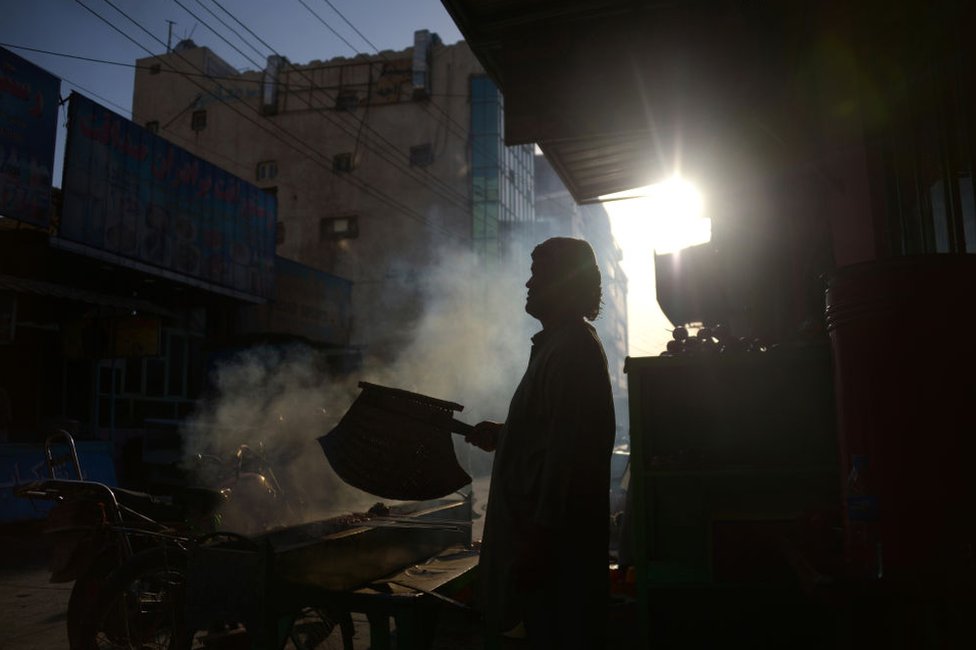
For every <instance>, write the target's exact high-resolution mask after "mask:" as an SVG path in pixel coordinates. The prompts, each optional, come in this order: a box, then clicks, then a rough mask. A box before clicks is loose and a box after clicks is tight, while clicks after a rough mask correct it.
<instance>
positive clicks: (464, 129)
mask: <svg viewBox="0 0 976 650" xmlns="http://www.w3.org/2000/svg"><path fill="white" fill-rule="evenodd" d="M298 1H299V2H301V4H302V5H303V6H304V5H305V3H304V2H303V0H298ZM322 1H323V2H324V3H325V4H327V5H328V6H329V7H330V8H331V9H332V11H334V12H335V13H336V14H337V15H338V16H339V18H341V19H342V20H343V22H345V23H346V24H347V25H349V27H351V28H352V30H353V31H354V32H356V34H358V35H359V37H360V38H361V39H363V41H364V42H365V43H366V44H367V45H369V46H370V47H371V48H373V51H374V52H375V53H376V54H377V55H378V56H379V57H380V58H382V59H383V60H385V61H388V59H387V58H386V57H385V56H384V55H383V53H382V52H381V51H380V49H379V48H378V47H376V45H374V44H373V42H372V41H370V40H369V39H368V38H366V36H365V35H364V34H363V33H362V32H361V31H360V30H359V29H358V28H357V27H356V26H355V25H354V24H353V23H352V21H350V20H349V19H348V18H346V16H345V15H344V14H343V13H342V12H341V11H339V9H338V8H336V6H335V5H333V4H332V3H331V2H329V0H322ZM214 2H216V0H214ZM309 11H312V10H311V9H309ZM312 13H313V15H315V17H316V18H318V19H319V21H320V22H323V23H324V24H325V25H326V27H328V28H329V29H330V30H331V31H332V32H333V33H335V30H334V29H333V28H332V27H331V26H330V25H329V24H328V23H325V21H324V19H322V18H321V17H320V16H318V14H315V12H312ZM342 41H343V42H344V43H346V45H349V47H350V49H352V50H353V51H354V52H356V51H357V49H356V48H355V47H354V46H353V45H351V44H350V43H349V42H348V41H346V40H345V39H342ZM433 96H434V95H431V97H433ZM464 96H465V97H466V96H467V95H464ZM430 105H431V106H433V107H434V109H436V110H437V112H439V113H440V114H441V115H442V116H443V117H444V118H445V119H446V120H447V122H449V123H450V124H454V125H455V126H456V127H457V128H458V129H460V131H454V134H455V135H459V136H461V137H464V138H466V139H467V138H469V137H470V135H471V134H470V129H468V128H467V127H465V126H464V125H463V124H460V123H458V122H457V121H455V120H454V119H453V118H452V117H451V116H450V114H449V113H448V112H447V111H446V110H445V109H444V108H442V107H441V106H439V105H438V104H437V102H433V101H431V102H430ZM425 110H426V107H425ZM472 147H475V145H474V142H473V141H472Z"/></svg>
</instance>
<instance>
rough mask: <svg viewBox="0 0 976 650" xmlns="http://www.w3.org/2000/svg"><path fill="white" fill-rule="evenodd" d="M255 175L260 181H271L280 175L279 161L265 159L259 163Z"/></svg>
mask: <svg viewBox="0 0 976 650" xmlns="http://www.w3.org/2000/svg"><path fill="white" fill-rule="evenodd" d="M255 176H256V177H257V179H258V180H259V181H270V180H272V179H273V178H275V177H277V176H278V162H277V161H275V160H265V161H262V162H259V163H258V167H257V171H256V172H255Z"/></svg>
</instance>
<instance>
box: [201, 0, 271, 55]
mask: <svg viewBox="0 0 976 650" xmlns="http://www.w3.org/2000/svg"><path fill="white" fill-rule="evenodd" d="M194 1H195V2H196V3H197V4H198V5H200V6H201V7H202V8H203V9H204V11H206V12H207V13H208V14H210V15H211V16H213V17H214V19H215V20H216V21H217V22H218V23H220V24H221V25H223V26H224V28H226V29H229V30H230V31H231V33H233V34H234V36H236V37H237V38H239V39H241V43H244V44H245V45H247V46H248V47H249V48H251V50H252V51H253V52H255V53H256V54H257V55H258V56H260V57H264V56H265V54H264V52H262V51H261V50H259V49H258V48H256V47H254V46H253V45H252V44H251V42H250V41H248V40H247V39H245V38H244V37H243V36H241V34H240V32H238V31H237V30H236V29H234V28H233V27H231V26H230V25H228V24H227V23H225V22H224V21H223V19H221V17H220V16H218V15H217V14H215V13H214V12H213V10H212V9H211V8H210V7H208V6H207V5H205V4H203V2H202V1H201V0H194Z"/></svg>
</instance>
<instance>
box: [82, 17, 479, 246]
mask: <svg viewBox="0 0 976 650" xmlns="http://www.w3.org/2000/svg"><path fill="white" fill-rule="evenodd" d="M75 2H77V3H78V4H80V5H81V6H82V7H85V8H86V9H87V10H88V11H90V12H91V13H93V14H95V16H96V17H98V18H99V19H100V20H102V21H103V22H105V23H106V24H107V25H109V26H110V27H112V28H113V29H114V30H116V31H117V32H119V33H120V34H122V35H123V36H124V37H125V38H127V39H129V40H130V41H132V42H133V43H135V44H136V45H137V46H139V47H140V48H142V49H143V50H145V51H146V52H148V53H149V54H152V52H151V51H150V50H149V49H148V48H146V47H145V46H143V45H142V44H141V43H139V42H138V41H136V40H135V39H133V38H132V37H131V36H129V35H128V34H126V33H125V32H124V31H122V30H121V29H119V28H118V27H116V26H115V25H114V24H112V23H111V22H110V21H108V20H107V19H106V18H105V17H104V16H102V15H101V14H99V13H98V12H96V11H94V10H93V9H91V8H90V7H88V6H86V5H85V4H84V3H82V2H81V0H75ZM104 2H105V4H107V5H109V6H110V7H112V8H113V9H114V10H115V11H116V12H118V13H119V14H121V15H122V16H123V17H125V18H126V19H127V20H128V21H129V22H131V23H132V24H133V25H135V26H136V27H138V28H139V29H140V30H142V31H143V32H145V33H146V34H148V35H149V36H150V38H152V39H154V40H155V41H157V42H158V43H159V44H160V45H164V44H163V42H162V40H160V39H159V38H157V37H156V36H155V35H153V34H152V32H150V31H149V30H148V29H146V28H145V27H144V26H143V25H142V24H140V23H139V22H138V21H136V20H135V19H134V18H132V17H131V16H129V15H128V14H127V13H126V12H124V11H122V10H121V9H119V8H118V7H117V6H116V5H114V4H113V3H112V2H111V1H110V0H104ZM174 54H176V55H177V56H178V57H179V58H180V60H182V61H183V62H184V63H186V64H187V65H188V66H190V67H191V68H193V69H195V70H198V71H200V72H202V70H200V69H199V68H197V67H196V66H194V65H193V64H192V63H191V62H190V61H189V60H187V59H186V57H184V56H182V54H180V53H178V52H174ZM190 81H191V82H192V83H194V85H196V86H197V87H199V88H201V89H202V90H204V91H207V92H209V91H208V89H207V88H206V87H204V86H203V85H201V84H199V83H197V82H195V81H193V80H192V79H190ZM217 86H218V88H220V90H221V91H224V92H227V89H226V88H225V87H223V86H222V85H220V84H219V83H218V84H217ZM217 99H218V100H220V101H221V102H222V103H223V104H225V105H226V106H228V107H229V108H231V110H233V111H234V112H235V113H237V114H238V115H240V116H241V117H244V118H245V119H247V120H248V121H250V122H251V123H252V124H254V125H256V126H258V127H259V128H261V129H263V130H264V131H266V132H267V133H269V134H271V135H272V136H274V135H275V134H274V133H273V132H272V131H271V130H270V129H269V128H268V127H267V126H266V125H265V124H264V123H262V122H258V121H255V120H253V119H251V118H249V117H247V116H245V115H244V114H243V113H241V112H240V111H239V110H237V109H236V108H235V107H233V106H232V105H231V104H230V103H228V102H227V101H226V100H225V99H223V97H218V98H217ZM246 106H248V108H251V110H252V111H253V112H254V113H255V114H256V115H258V116H260V115H261V114H260V112H259V111H258V110H257V109H256V108H254V107H251V106H249V105H246ZM272 125H273V126H275V127H276V128H277V129H278V130H279V131H280V132H281V133H283V134H285V135H288V136H290V137H291V138H292V139H293V140H295V141H296V142H297V143H298V145H300V146H302V147H305V150H304V151H303V150H302V149H301V148H300V146H296V145H294V144H290V145H289V146H290V147H291V148H292V149H294V150H295V151H297V152H298V153H300V154H302V155H304V156H305V157H307V158H309V159H310V160H312V161H313V162H316V156H315V154H317V155H321V154H320V153H319V152H318V151H316V150H315V149H314V148H313V147H311V145H309V144H308V143H306V142H305V141H304V140H302V139H301V138H299V137H298V136H296V135H294V134H293V133H291V132H289V131H287V130H286V129H284V128H283V127H281V126H280V125H277V124H274V123H272ZM277 139H278V140H279V141H281V142H283V143H285V144H288V143H287V142H285V141H284V140H283V139H282V138H280V137H277ZM309 151H311V152H312V154H313V155H309V153H308V152H309ZM318 164H319V165H320V166H321V167H323V168H325V169H327V170H329V171H333V173H334V170H333V169H332V167H331V165H330V164H329V161H325V162H323V161H321V160H319V161H318ZM337 176H338V177H339V178H341V179H342V180H344V181H346V182H347V183H349V184H351V185H353V186H354V187H356V188H357V189H361V190H363V191H364V192H366V193H368V194H370V195H371V196H374V197H375V198H378V199H380V200H382V201H383V202H385V203H386V204H387V205H390V206H391V207H393V208H394V209H397V210H399V211H400V212H401V213H403V214H405V215H407V216H410V217H411V218H414V219H417V220H419V221H420V222H422V223H424V224H426V225H429V226H432V227H435V228H436V227H437V226H435V224H432V223H430V221H429V220H428V219H427V218H426V217H424V216H423V215H421V214H419V213H417V212H415V211H413V210H412V209H410V208H409V207H408V206H405V205H403V204H402V203H400V202H398V201H396V200H395V199H393V198H392V197H390V196H389V195H388V194H387V193H385V192H383V191H381V190H379V189H377V188H375V187H373V186H372V185H370V184H369V183H367V182H366V181H363V180H362V179H358V178H355V177H352V176H350V175H348V174H337ZM439 229H440V230H441V231H442V232H445V233H447V234H451V235H452V236H454V237H457V238H458V239H461V240H462V241H463V238H462V237H460V236H459V235H456V234H454V233H451V232H449V231H447V230H446V229H444V228H439Z"/></svg>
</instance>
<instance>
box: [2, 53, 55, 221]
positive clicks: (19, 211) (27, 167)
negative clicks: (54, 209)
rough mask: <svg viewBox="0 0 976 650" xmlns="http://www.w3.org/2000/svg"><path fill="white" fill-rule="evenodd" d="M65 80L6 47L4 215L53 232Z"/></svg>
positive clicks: (3, 155)
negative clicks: (53, 190) (53, 186)
mask: <svg viewBox="0 0 976 650" xmlns="http://www.w3.org/2000/svg"><path fill="white" fill-rule="evenodd" d="M60 93H61V80H60V79H58V78H57V77H55V76H54V75H52V74H50V73H49V72H46V71H44V70H42V69H41V68H38V67H37V66H36V65H34V64H33V63H31V62H30V61H26V60H24V59H22V58H20V57H19V56H17V55H16V54H14V53H13V52H11V51H9V50H5V49H4V48H2V47H0V216H4V217H9V218H12V219H17V220H18V221H25V222H27V223H31V224H34V225H36V226H40V227H42V228H47V225H48V222H49V221H50V215H51V170H52V168H53V167H54V138H55V133H56V132H57V127H58V102H59V101H60V99H61V96H60Z"/></svg>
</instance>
